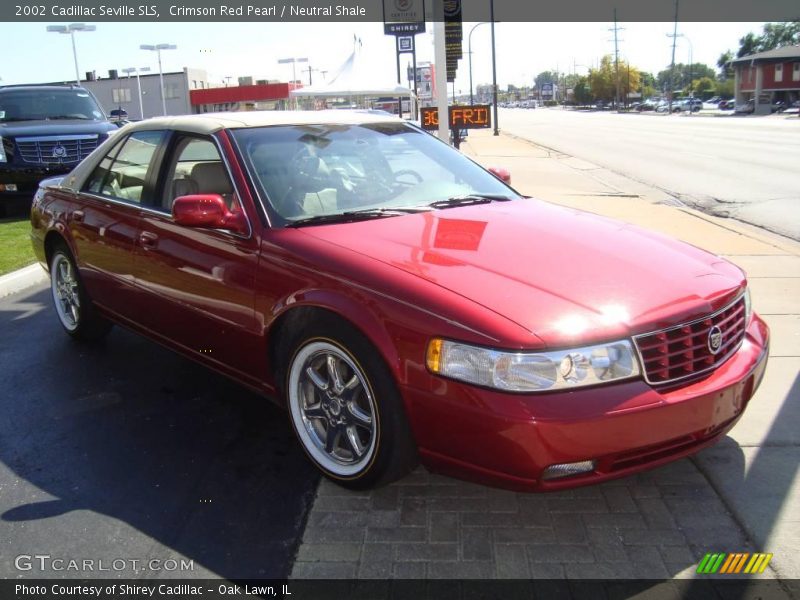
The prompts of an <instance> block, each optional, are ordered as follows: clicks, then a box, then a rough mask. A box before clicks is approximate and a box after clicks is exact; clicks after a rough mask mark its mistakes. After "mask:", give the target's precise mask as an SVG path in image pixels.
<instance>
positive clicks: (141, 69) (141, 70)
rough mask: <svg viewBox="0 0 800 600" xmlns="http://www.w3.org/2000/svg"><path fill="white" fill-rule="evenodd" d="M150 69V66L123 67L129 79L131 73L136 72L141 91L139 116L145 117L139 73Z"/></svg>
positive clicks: (137, 86)
mask: <svg viewBox="0 0 800 600" xmlns="http://www.w3.org/2000/svg"><path fill="white" fill-rule="evenodd" d="M149 70H150V67H139V68H138V69H137V68H136V67H128V68H127V69H122V72H123V73H127V74H128V79H130V77H131V73H136V88H137V89H138V91H139V118H140V119H144V106H143V105H142V81H141V79H139V73H147V72H148V71H149Z"/></svg>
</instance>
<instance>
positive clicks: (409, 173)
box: [394, 169, 424, 187]
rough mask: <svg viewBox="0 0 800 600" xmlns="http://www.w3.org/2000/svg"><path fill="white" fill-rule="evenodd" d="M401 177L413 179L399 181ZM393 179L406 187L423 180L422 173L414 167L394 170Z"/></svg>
mask: <svg viewBox="0 0 800 600" xmlns="http://www.w3.org/2000/svg"><path fill="white" fill-rule="evenodd" d="M402 177H411V178H412V179H414V181H400V179H401V178H402ZM394 180H395V181H396V182H397V183H401V184H403V185H405V186H408V187H411V186H412V185H417V184H419V183H422V182H423V181H424V179H423V178H422V175H420V174H419V173H417V172H416V171H415V170H414V169H400V170H399V171H396V172H395V174H394Z"/></svg>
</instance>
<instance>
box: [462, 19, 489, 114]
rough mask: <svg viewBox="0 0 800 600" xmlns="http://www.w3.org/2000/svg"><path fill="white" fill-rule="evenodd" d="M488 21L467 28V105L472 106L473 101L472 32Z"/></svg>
mask: <svg viewBox="0 0 800 600" xmlns="http://www.w3.org/2000/svg"><path fill="white" fill-rule="evenodd" d="M488 24H489V21H483V22H482V23H478V24H477V25H473V26H472V29H470V30H469V35H468V36H467V41H468V44H467V48H468V49H467V54H469V105H470V106H472V105H473V104H475V102H474V101H473V99H472V32H473V31H475V30H476V29H477V28H478V27H480V26H481V25H488Z"/></svg>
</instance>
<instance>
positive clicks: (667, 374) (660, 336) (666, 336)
mask: <svg viewBox="0 0 800 600" xmlns="http://www.w3.org/2000/svg"><path fill="white" fill-rule="evenodd" d="M744 319H745V307H744V297H740V298H739V299H738V300H736V301H734V302H733V303H731V304H729V305H728V306H726V307H725V308H723V309H722V310H719V311H717V312H715V313H713V314H711V315H708V316H707V317H703V318H702V319H698V320H696V321H692V322H690V323H685V324H683V325H677V326H676V327H670V328H668V329H662V330H661V331H655V332H653V333H645V334H643V335H637V336H634V338H633V341H634V343H635V344H636V349H637V351H638V352H639V358H640V359H641V361H642V366H643V367H644V374H645V379H646V380H647V382H648V383H651V384H654V385H660V384H665V383H672V382H674V381H679V380H682V379H687V378H689V377H693V376H697V375H701V374H702V373H705V372H707V371H711V370H712V369H714V368H716V367H718V366H719V365H721V364H722V363H724V362H725V361H726V360H728V359H729V358H730V357H731V356H732V355H733V354H734V353H735V352H736V351H737V350H738V349H739V346H741V344H742V341H743V340H744V334H745V322H744ZM716 328H718V329H719V332H718V333H720V334H721V341H720V346H719V349H718V350H717V352H716V353H713V352H712V351H711V349H710V347H709V346H710V344H709V338H710V336H711V334H712V331H711V330H712V329H715V333H717V331H716Z"/></svg>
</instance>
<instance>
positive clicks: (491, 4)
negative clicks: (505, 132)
mask: <svg viewBox="0 0 800 600" xmlns="http://www.w3.org/2000/svg"><path fill="white" fill-rule="evenodd" d="M489 14H490V21H491V24H492V103H493V104H494V134H495V135H500V128H499V126H498V124H497V56H496V55H495V43H494V0H489Z"/></svg>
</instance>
